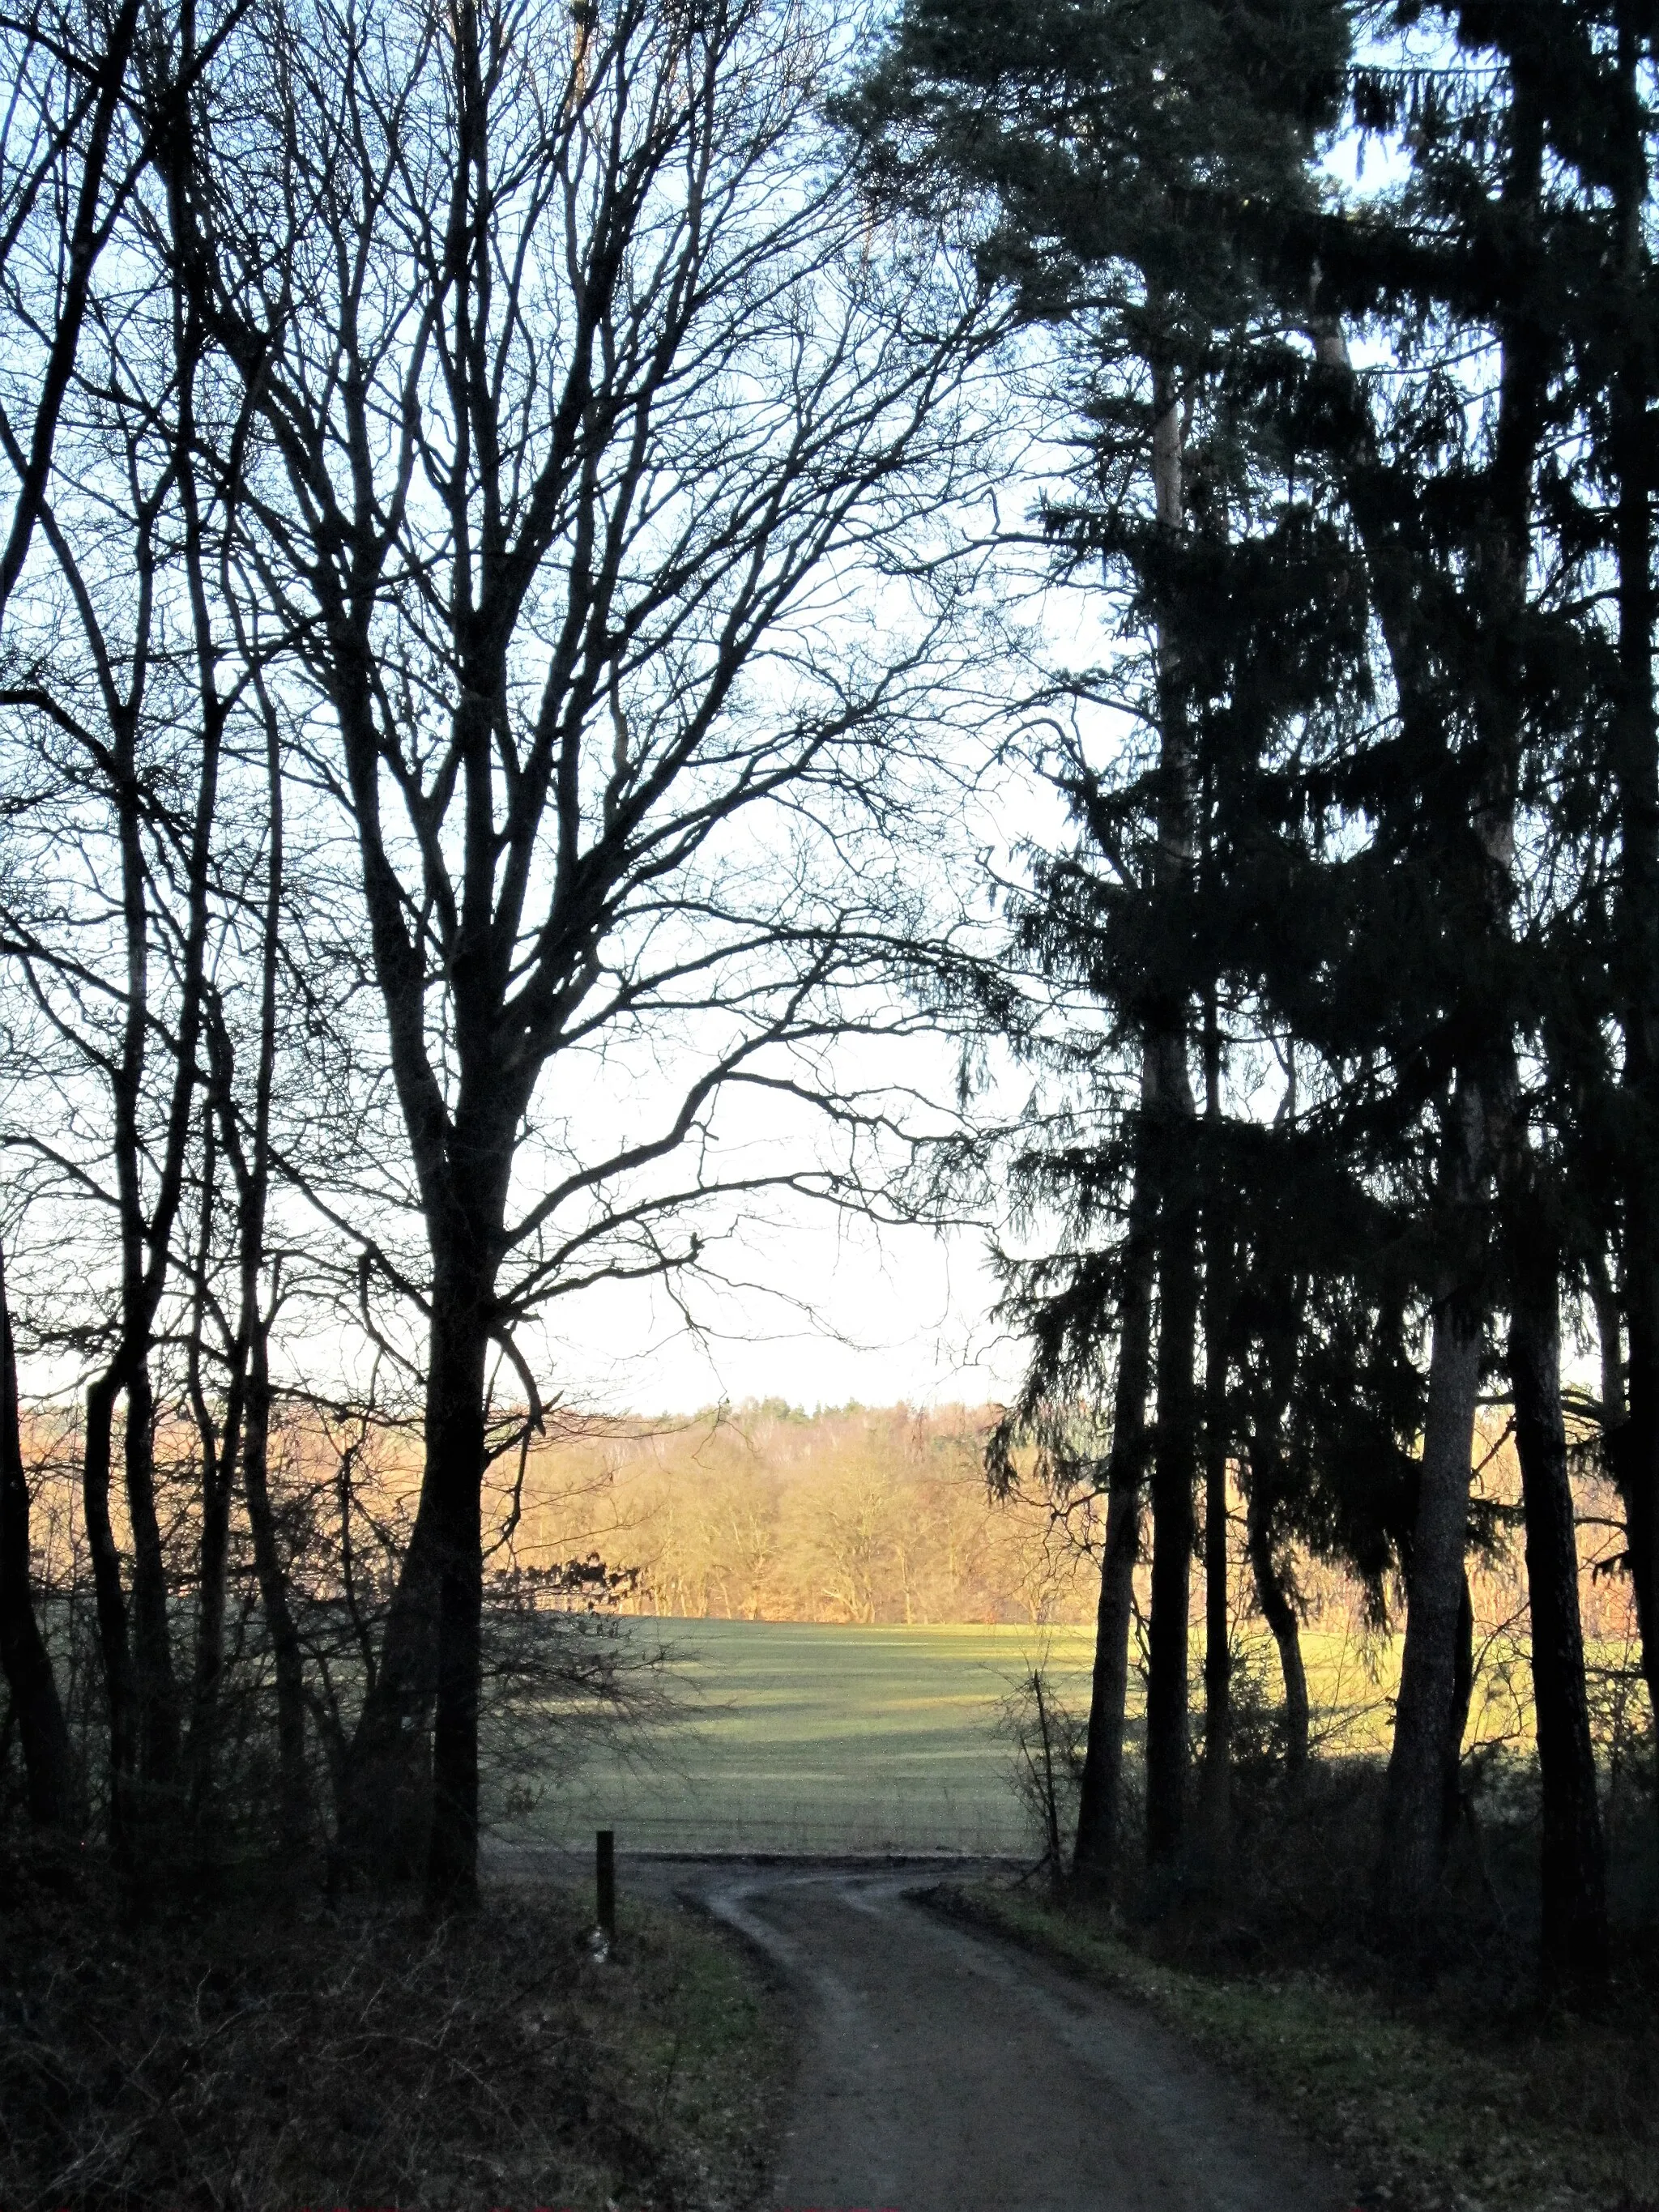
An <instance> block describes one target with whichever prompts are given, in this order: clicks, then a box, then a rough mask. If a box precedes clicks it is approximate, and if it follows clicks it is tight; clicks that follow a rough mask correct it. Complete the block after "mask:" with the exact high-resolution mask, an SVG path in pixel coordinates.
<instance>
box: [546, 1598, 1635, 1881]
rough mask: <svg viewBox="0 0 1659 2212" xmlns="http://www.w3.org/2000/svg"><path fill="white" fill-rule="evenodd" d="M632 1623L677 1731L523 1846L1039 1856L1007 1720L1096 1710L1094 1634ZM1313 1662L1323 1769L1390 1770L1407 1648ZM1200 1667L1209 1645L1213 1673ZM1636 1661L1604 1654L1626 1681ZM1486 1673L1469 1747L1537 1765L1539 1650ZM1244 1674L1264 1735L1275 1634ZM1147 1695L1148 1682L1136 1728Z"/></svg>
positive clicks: (664, 1726)
mask: <svg viewBox="0 0 1659 2212" xmlns="http://www.w3.org/2000/svg"><path fill="white" fill-rule="evenodd" d="M617 1631H618V1633H619V1634H621V1635H622V1636H623V1637H624V1638H628V1639H629V1641H630V1642H631V1643H633V1644H635V1645H636V1646H637V1647H638V1648H639V1650H641V1652H647V1651H652V1650H657V1649H659V1647H660V1648H661V1649H663V1650H665V1652H666V1654H667V1659H666V1663H665V1680H666V1682H667V1686H668V1688H669V1692H670V1695H671V1699H672V1701H673V1704H674V1706H675V1708H676V1712H677V1717H675V1718H673V1719H671V1720H670V1721H668V1722H666V1723H659V1724H657V1725H653V1726H652V1727H649V1728H647V1729H643V1730H638V1731H635V1732H632V1733H630V1734H629V1735H627V1736H626V1737H625V1738H624V1739H623V1741H621V1742H609V1743H608V1742H606V1741H604V1740H603V1739H598V1740H594V1741H592V1742H591V1744H590V1747H589V1748H588V1750H587V1751H586V1753H585V1755H583V1756H582V1757H580V1759H577V1760H575V1761H574V1762H573V1763H571V1764H570V1765H568V1766H567V1765H560V1766H559V1767H557V1768H556V1769H550V1771H549V1772H548V1774H547V1775H546V1776H544V1778H543V1779H542V1784H541V1787H540V1790H539V1792H538V1802H536V1804H535V1806H534V1809H533V1810H532V1811H530V1812H529V1813H527V1814H525V1815H523V1816H522V1817H521V1818H520V1819H519V1820H516V1821H514V1822H513V1824H512V1826H510V1828H508V1829H507V1832H508V1833H510V1834H512V1835H514V1836H517V1837H519V1838H523V1839H525V1840H535V1841H538V1842H545V1843H554V1844H568V1845H571V1846H575V1847H580V1846H583V1845H585V1844H586V1841H587V1839H588V1838H589V1837H590V1836H591V1834H592V1831H593V1830H594V1829H595V1828H599V1827H610V1828H614V1829H615V1830H616V1831H617V1841H618V1844H619V1845H620V1847H621V1848H622V1849H623V1850H776V1851H837V1850H848V1851H886V1850H893V1851H941V1850H943V1851H965V1852H975V1853H980V1852H987V1853H1003V1852H1014V1853H1018V1852H1024V1851H1025V1850H1028V1849H1030V1847H1031V1845H1032V1842H1033V1837H1032V1832H1031V1830H1030V1826H1029V1823H1028V1820H1027V1816H1026V1814H1025V1813H1024V1809H1023V1808H1022V1805H1021V1802H1020V1801H1019V1798H1018V1796H1017V1794H1016V1792H1015V1790H1014V1788H1013V1786H1012V1765H1013V1759H1014V1753H1013V1751H1012V1747H1011V1745H1010V1743H1009V1741H1008V1740H1007V1737H1006V1733H1005V1732H1004V1731H1003V1730H1002V1729H1000V1727H999V1720H1000V1713H1001V1711H1002V1708H1003V1706H1004V1705H1005V1703H1006V1700H1007V1699H1009V1697H1010V1695H1011V1694H1012V1692H1014V1690H1015V1689H1016V1688H1017V1686H1018V1684H1019V1683H1020V1682H1021V1681H1022V1680H1024V1679H1025V1678H1026V1677H1027V1676H1028V1675H1029V1674H1030V1670H1031V1669H1032V1668H1034V1667H1041V1668H1042V1669H1043V1672H1044V1675H1045V1678H1046V1680H1047V1681H1048V1686H1049V1688H1050V1690H1051V1691H1052V1692H1053V1693H1054V1696H1055V1698H1056V1700H1057V1702H1058V1703H1059V1704H1060V1705H1062V1706H1065V1707H1066V1708H1069V1709H1070V1710H1071V1711H1073V1713H1075V1714H1077V1715H1079V1716H1080V1715H1082V1714H1083V1713H1085V1711H1086V1710H1087V1705H1088V1688H1089V1679H1088V1678H1089V1668H1090V1663H1091V1656H1092V1645H1093V1631H1092V1629H1091V1628H1083V1627H1079V1626H1068V1625H1062V1626H1054V1627H1046V1628H1045V1627H1030V1626H1012V1625H1007V1624H1002V1625H988V1626H987V1625H982V1624H977V1623H975V1624H969V1625H961V1626H937V1625H935V1626H925V1627H924V1626H902V1625H896V1626H862V1627H860V1626H836V1625H830V1624H826V1623H823V1622H815V1621H775V1620H774V1621H768V1620H645V1619H638V1618H630V1619H626V1620H622V1621H620V1622H618V1623H617ZM1303 1650H1304V1657H1305V1660H1306V1662H1307V1667H1308V1674H1309V1687H1310V1697H1311V1701H1312V1705H1313V1708H1314V1736H1315V1741H1316V1746H1317V1747H1319V1749H1320V1751H1321V1752H1322V1754H1323V1755H1324V1756H1327V1757H1332V1758H1340V1757H1342V1756H1344V1755H1354V1754H1360V1755H1367V1754H1369V1755H1379V1754H1381V1755H1386V1753H1387V1750H1388V1745H1389V1728H1390V1723H1391V1717H1392V1716H1391V1707H1392V1699H1393V1694H1394V1691H1395V1686H1396V1683H1397V1680H1398V1675H1399V1662H1400V1646H1399V1642H1398V1639H1397V1638H1384V1639H1372V1640H1366V1639H1364V1638H1362V1637H1361V1636H1359V1635H1358V1633H1357V1632H1355V1631H1354V1630H1353V1629H1352V1627H1350V1626H1310V1627H1309V1628H1308V1629H1307V1630H1306V1631H1304V1637H1303ZM1200 1656H1201V1650H1200V1638H1198V1637H1195V1638H1194V1667H1195V1668H1196V1665H1197V1663H1198V1662H1199V1659H1200ZM1591 1656H1592V1662H1595V1659H1596V1658H1597V1657H1598V1656H1601V1657H1602V1658H1604V1659H1605V1660H1606V1662H1607V1669H1608V1671H1609V1673H1613V1672H1615V1671H1620V1670H1621V1668H1622V1662H1624V1660H1625V1656H1626V1655H1625V1654H1624V1653H1623V1652H1622V1650H1619V1651H1614V1650H1607V1649H1605V1648H1604V1649H1602V1650H1600V1651H1599V1652H1598V1650H1597V1648H1596V1647H1592V1653H1591ZM1477 1659H1478V1664H1479V1671H1478V1674H1477V1678H1476V1684H1475V1693H1474V1699H1473V1701H1472V1704H1471V1709H1470V1716H1469V1729H1468V1737H1467V1739H1466V1742H1467V1744H1468V1747H1471V1748H1481V1747H1491V1748H1492V1749H1495V1750H1498V1751H1499V1752H1502V1751H1504V1750H1514V1751H1525V1750H1527V1749H1529V1748H1530V1744H1531V1737H1532V1711H1531V1705H1530V1697H1529V1689H1530V1680H1529V1669H1528V1665H1527V1661H1526V1653H1525V1647H1524V1643H1523V1641H1522V1638H1521V1637H1520V1636H1519V1634H1518V1633H1512V1634H1511V1635H1510V1637H1509V1638H1507V1639H1506V1638H1504V1637H1503V1636H1501V1635H1499V1634H1498V1632H1497V1631H1496V1630H1495V1629H1494V1630H1493V1631H1492V1632H1489V1633H1488V1635H1487V1636H1486V1638H1483V1639H1482V1642H1481V1644H1480V1647H1479V1649H1478V1651H1477ZM1236 1660H1237V1674H1236V1678H1235V1679H1236V1680H1237V1683H1238V1686H1239V1696H1240V1702H1241V1705H1243V1707H1244V1708H1245V1709H1246V1711H1245V1715H1244V1719H1245V1723H1246V1724H1247V1725H1248V1723H1249V1717H1250V1716H1251V1715H1252V1714H1254V1716H1255V1717H1256V1718H1257V1719H1258V1720H1261V1719H1263V1718H1266V1717H1267V1716H1269V1715H1270V1713H1271V1711H1272V1708H1273V1706H1274V1705H1276V1704H1277V1702H1278V1699H1279V1675H1278V1671H1277V1668H1278V1662H1277V1656H1276V1654H1275V1652H1274V1650H1273V1644H1272V1641H1271V1639H1270V1638H1268V1637H1267V1635H1266V1634H1265V1632H1263V1631H1262V1630H1261V1626H1260V1624H1259V1623H1256V1622H1254V1621H1244V1622H1241V1624H1240V1626H1239V1632H1238V1637H1237V1644H1236ZM1139 1689H1140V1686H1139V1680H1138V1679H1137V1678H1135V1677H1133V1676H1132V1678H1131V1713H1132V1719H1133V1717H1138V1709H1139ZM1193 1711H1194V1718H1196V1717H1197V1716H1198V1714H1199V1713H1200V1711H1201V1694H1200V1686H1199V1684H1198V1682H1197V1680H1194V1697H1193Z"/></svg>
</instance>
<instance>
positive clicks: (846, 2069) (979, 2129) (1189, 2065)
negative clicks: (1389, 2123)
mask: <svg viewBox="0 0 1659 2212" xmlns="http://www.w3.org/2000/svg"><path fill="white" fill-rule="evenodd" d="M927 1879H928V1877H927V1875H924V1874H919V1873H918V1872H917V1870H916V1869H914V1868H911V1869H896V1870H883V1871H881V1872H870V1871H863V1870H860V1871H856V1872H854V1871H848V1870H847V1869H830V1868H817V1869H799V1868H791V1867H787V1866H773V1867H756V1866H754V1865H752V1864H751V1865H750V1866H747V1867H736V1866H726V1867H719V1866H708V1865H703V1866H694V1865H687V1864H684V1863H682V1864H681V1865H680V1866H679V1867H678V1868H674V1869H669V1868H667V1867H662V1868H659V1869H657V1870H656V1872H655V1877H654V1879H653V1881H652V1882H651V1887H657V1886H658V1884H659V1882H663V1883H666V1884H667V1885H669V1886H671V1887H672V1888H673V1890H674V1891H675V1892H676V1893H678V1895H680V1896H681V1897H682V1898H684V1899H689V1900H690V1899H694V1900H695V1901H696V1902H697V1903H699V1904H701V1905H702V1906H703V1907H704V1908H705V1909H707V1910H708V1911H711V1912H712V1913H714V1915H715V1917H717V1918H719V1919H720V1920H722V1921H724V1922H726V1923H727V1924H728V1925H729V1926H730V1927H732V1928H733V1929H737V1930H738V1933H739V1934H741V1935H742V1936H744V1938H745V1939H746V1940H747V1941H748V1942H750V1943H752V1944H755V1945H756V1946H757V1947H758V1948H760V1949H761V1950H763V1952H765V1953H766V1954H767V1955H768V1956H769V1958H770V1959H771V1960H773V1962H774V1963H775V1966H777V1968H778V1969H779V1970H781V1973H782V1974H783V1976H784V1977H785V1978H786V1979H787V1983H788V1984H789V1986H790V1988H791V1989H792V1990H793V1991H794V1993H795V1995H796V1997H797V1999H798V2002H799V2006H800V2008H801V2023H800V2024H801V2028H802V2045H801V2049H802V2056H801V2063H800V2069H799V2077H798V2080H797V2082H796V2086H795V2092H794V2098H793V2110H792V2112H790V2114H789V2117H788V2122H787V2131H786V2134H785V2136H784V2140H783V2148H782V2153H781V2163H780V2168H779V2172H778V2174H777V2177H776V2181H775V2186H774V2188H773V2191H772V2193H771V2196H770V2197H769V2200H768V2203H769V2212H786V2208H787V2212H808V2208H811V2212H854V2208H872V2212H887V2208H891V2212H1345V2208H1346V2207H1347V2206H1349V2205H1351V2204H1352V2201H1353V2200H1352V2195H1350V2194H1346V2193H1345V2192H1344V2190H1343V2188H1342V2185H1341V2184H1340V2180H1339V2179H1338V2178H1337V2176H1336V2175H1335V2174H1334V2172H1331V2171H1329V2170H1328V2169H1326V2168H1323V2167H1322V2166H1321V2165H1320V2164H1319V2163H1318V2161H1317V2160H1316V2159H1315V2158H1314V2157H1313V2156H1312V2155H1311V2154H1310V2153H1308V2152H1307V2151H1306V2150H1304V2149H1303V2148H1300V2147H1299V2146H1298V2145H1297V2144H1296V2143H1294V2142H1292V2141H1291V2139H1290V2138H1289V2137H1288V2136H1285V2134H1284V2133H1283V2131H1282V2130H1279V2129H1277V2128H1276V2127H1275V2126H1274V2125H1273V2124H1272V2122H1271V2121H1270V2120H1269V2118H1267V2115H1266V2114H1264V2113H1263V2112H1261V2110H1260V2109H1259V2108H1258V2107H1256V2106H1253V2105H1252V2104H1251V2103H1250V2101H1249V2099H1248V2098H1247V2097H1246V2096H1244V2095H1243V2093H1241V2092H1240V2091H1239V2090H1238V2089H1237V2087H1234V2086H1233V2085H1232V2084H1231V2083H1230V2082H1229V2081H1227V2080H1226V2079H1225V2076H1223V2075H1221V2074H1219V2073H1218V2071H1217V2070H1216V2069H1214V2068H1212V2067H1211V2066H1209V2065H1207V2064H1206V2063H1205V2062H1204V2061H1203V2060H1201V2059H1200V2058H1199V2057H1196V2056H1195V2055H1194V2052H1193V2051H1190V2050H1189V2049H1188V2048H1187V2047H1186V2046H1184V2045H1182V2043H1181V2042H1180V2041H1179V2040H1178V2039H1176V2038H1174V2037H1172V2036H1170V2035H1169V2034H1167V2033H1165V2032H1164V2030H1163V2029H1162V2028H1160V2027H1158V2025H1157V2023H1156V2022H1155V2021H1152V2020H1151V2019H1149V2018H1148V2016H1147V2015H1146V2014H1145V2013H1143V2012H1141V2011H1139V2009H1138V2008H1136V2007H1134V2006H1133V2005H1130V2004H1127V2003H1126V2002H1123V2001H1122V2000H1121V1999H1120V1998H1117V1997H1114V1996H1110V1995H1109V1994H1108V1993H1107V1992H1105V1991H1103V1990H1094V1989H1091V1988H1089V1987H1087V1986H1085V1984H1081V1983H1079V1982H1077V1981H1074V1980H1073V1979H1072V1978H1069V1977H1068V1976H1066V1975H1065V1974H1063V1973H1061V1972H1059V1971H1058V1970H1056V1969H1054V1968H1052V1967H1050V1966H1047V1965H1045V1964H1043V1963H1042V1961H1041V1960H1036V1959H1034V1958H1032V1957H1030V1956H1029V1955H1027V1954H1024V1952H1021V1951H1018V1950H1016V1949H1014V1948H1011V1947H1009V1946H1006V1945H1005V1944H1003V1943H1001V1942H999V1941H998V1940H997V1939H996V1938H994V1937H993V1936H984V1935H981V1934H979V1933H978V1932H976V1931H975V1930H973V1929H969V1928H965V1927H963V1926H962V1925H960V1924H959V1923H955V1922H952V1921H950V1920H946V1919H945V1918H943V1917H940V1916H939V1914H937V1913H935V1912H933V1911H929V1910H928V1909H927V1906H926V1905H924V1904H922V1903H920V1902H918V1901H917V1899H916V1898H915V1896H914V1895H907V1894H906V1893H907V1892H912V1893H914V1892H915V1891H917V1889H918V1888H919V1887H920V1886H922V1885H925V1884H926V1882H927Z"/></svg>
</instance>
